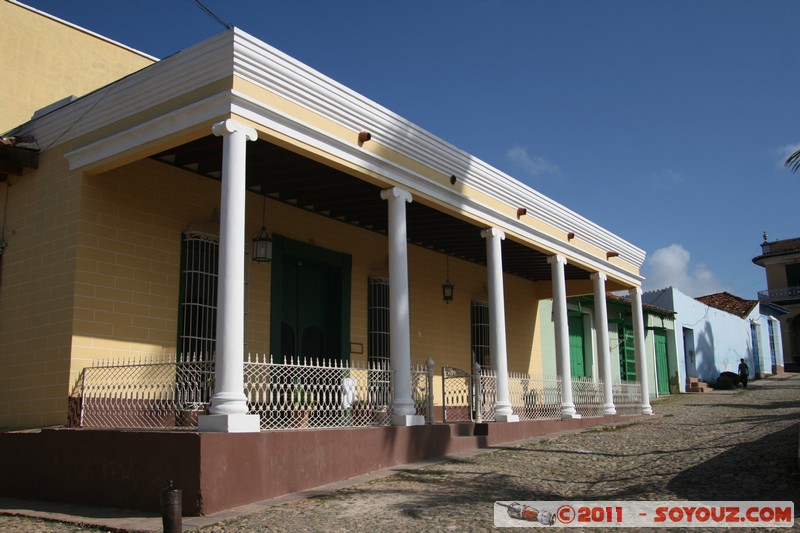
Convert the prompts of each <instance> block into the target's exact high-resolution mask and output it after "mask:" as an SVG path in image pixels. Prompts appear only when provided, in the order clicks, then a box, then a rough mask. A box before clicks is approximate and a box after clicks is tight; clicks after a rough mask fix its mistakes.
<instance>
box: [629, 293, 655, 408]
mask: <svg viewBox="0 0 800 533" xmlns="http://www.w3.org/2000/svg"><path fill="white" fill-rule="evenodd" d="M628 293H629V294H630V295H631V307H632V310H633V347H634V351H635V352H636V378H637V379H638V380H639V383H641V385H642V414H643V415H652V414H653V408H652V407H650V390H649V387H648V385H647V350H646V347H645V343H644V313H643V311H642V289H641V288H639V287H635V288H633V289H630V290H629V291H628Z"/></svg>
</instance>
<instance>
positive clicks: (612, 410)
mask: <svg viewBox="0 0 800 533" xmlns="http://www.w3.org/2000/svg"><path fill="white" fill-rule="evenodd" d="M616 414H617V408H616V407H614V406H613V405H604V406H603V416H614V415H616Z"/></svg>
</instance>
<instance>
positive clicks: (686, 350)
mask: <svg viewBox="0 0 800 533" xmlns="http://www.w3.org/2000/svg"><path fill="white" fill-rule="evenodd" d="M694 355H695V353H694V331H693V330H692V329H691V328H683V361H684V365H685V366H686V377H687V378H696V377H699V376H698V375H697V363H696V361H695V357H694Z"/></svg>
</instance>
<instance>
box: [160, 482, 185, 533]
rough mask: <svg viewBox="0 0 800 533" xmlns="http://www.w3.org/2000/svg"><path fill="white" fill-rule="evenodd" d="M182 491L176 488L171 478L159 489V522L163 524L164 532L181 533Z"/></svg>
mask: <svg viewBox="0 0 800 533" xmlns="http://www.w3.org/2000/svg"><path fill="white" fill-rule="evenodd" d="M182 498H183V491H182V490H181V489H176V488H175V487H174V486H173V484H172V480H171V479H170V480H169V485H167V487H166V488H165V489H163V490H162V491H161V522H162V524H163V526H164V533H181V532H182V531H183V524H182V523H181V514H182V513H181V500H182Z"/></svg>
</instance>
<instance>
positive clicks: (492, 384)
mask: <svg viewBox="0 0 800 533" xmlns="http://www.w3.org/2000/svg"><path fill="white" fill-rule="evenodd" d="M508 389H509V391H508V392H509V401H510V402H511V407H512V412H513V414H515V415H517V416H519V418H520V420H546V419H550V420H557V419H559V418H561V378H560V377H558V376H543V375H529V374H524V373H516V372H510V373H509V374H508ZM612 391H613V401H614V404H615V406H616V409H617V414H620V415H629V416H632V415H638V414H641V392H642V387H641V385H640V384H639V383H635V382H623V383H614V384H613V386H612ZM442 398H443V412H444V421H445V422H457V421H475V422H484V421H493V420H494V419H495V413H494V406H495V401H496V398H497V377H496V375H495V373H494V371H493V370H492V369H490V368H482V367H480V366H479V365H477V364H476V365H475V368H474V369H473V372H472V373H469V372H467V371H465V370H462V369H460V368H454V367H447V366H446V367H443V368H442ZM572 399H573V403H574V404H575V411H576V412H577V413H578V414H579V415H581V416H582V417H585V418H596V417H602V416H603V404H604V395H603V382H602V381H599V380H598V381H594V380H593V379H592V378H585V377H574V378H572Z"/></svg>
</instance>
